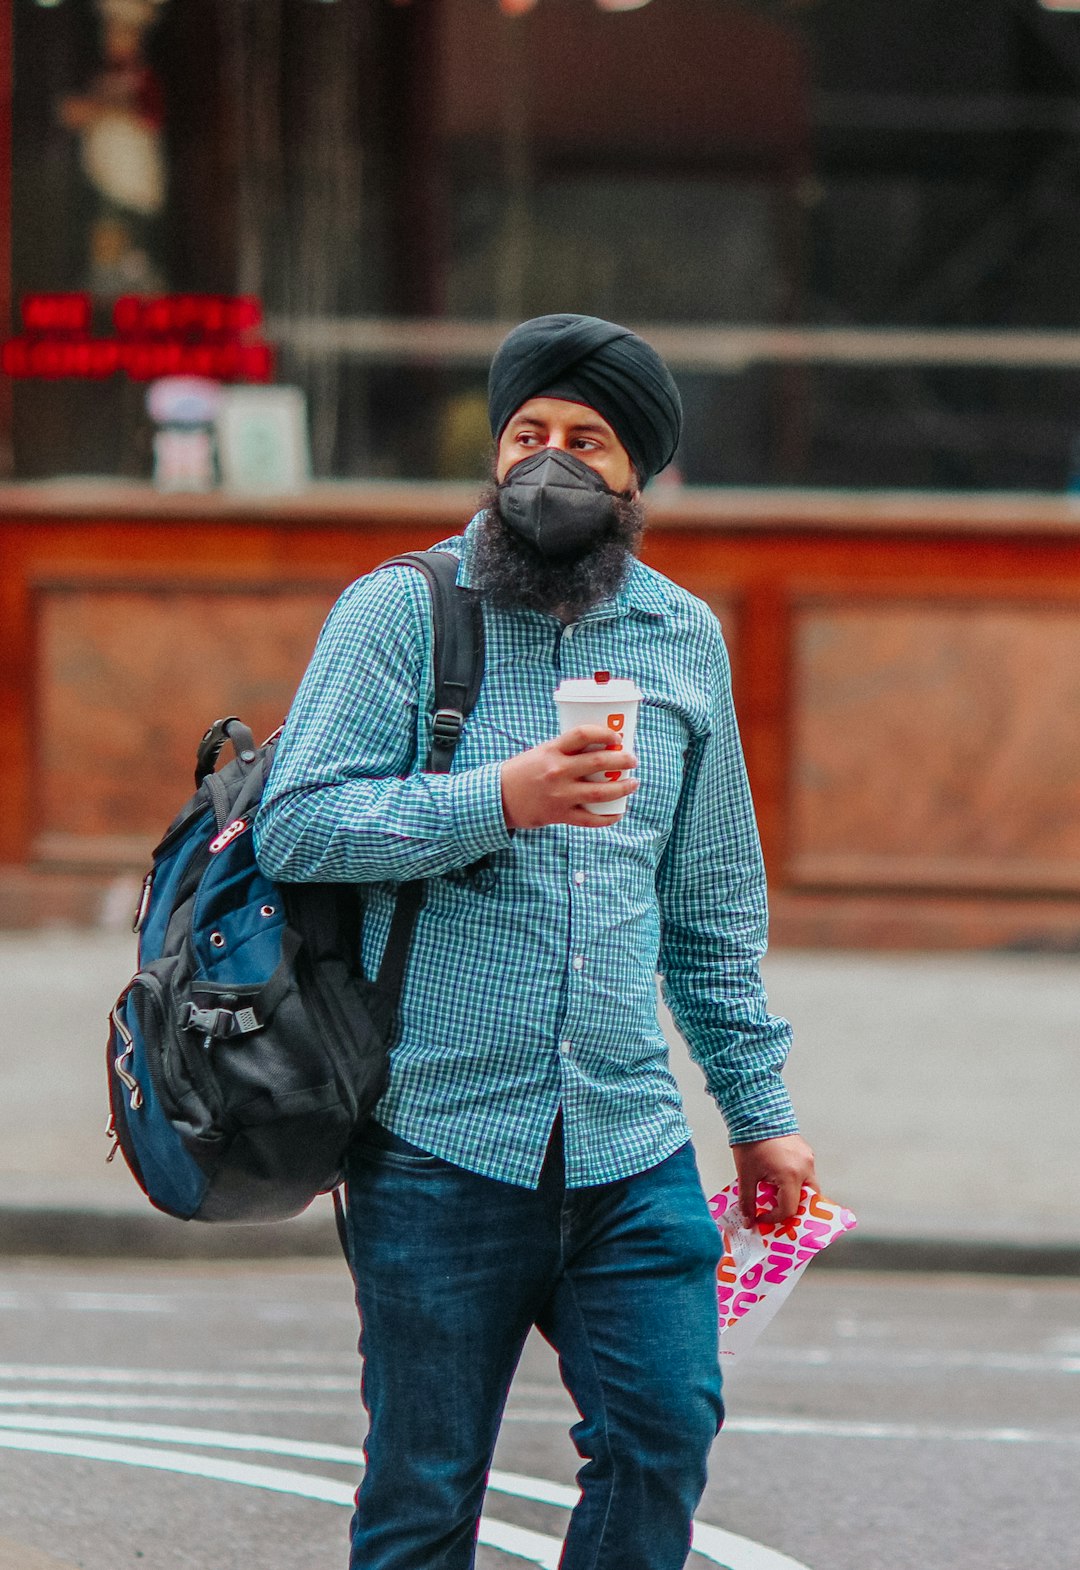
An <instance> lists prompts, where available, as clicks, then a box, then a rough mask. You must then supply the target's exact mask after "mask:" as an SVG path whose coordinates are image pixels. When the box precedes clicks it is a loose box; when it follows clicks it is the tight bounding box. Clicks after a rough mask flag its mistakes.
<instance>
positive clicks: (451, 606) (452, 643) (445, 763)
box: [375, 551, 484, 774]
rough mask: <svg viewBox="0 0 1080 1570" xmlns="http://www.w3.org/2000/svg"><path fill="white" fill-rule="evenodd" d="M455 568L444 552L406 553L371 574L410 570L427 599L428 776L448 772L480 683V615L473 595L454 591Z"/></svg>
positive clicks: (456, 570)
mask: <svg viewBox="0 0 1080 1570" xmlns="http://www.w3.org/2000/svg"><path fill="white" fill-rule="evenodd" d="M458 565H459V563H458V558H457V557H456V556H452V555H451V554H450V552H449V551H406V552H405V553H404V554H403V555H401V556H392V557H391V558H390V560H389V561H384V562H380V563H379V566H378V567H377V568H376V569H375V570H376V572H378V571H379V570H380V569H381V568H383V567H398V566H401V567H415V568H416V570H417V571H418V572H420V573H421V574H422V576H423V578H424V581H425V583H426V584H427V586H428V592H429V593H430V595H431V616H432V629H433V639H432V642H433V648H434V665H435V673H434V674H435V708H434V713H433V715H432V731H433V734H432V742H431V751H430V752H429V754H428V760H427V772H428V773H429V774H446V773H448V772H449V769H450V765H451V763H452V762H453V758H454V751H455V749H456V747H457V744H458V741H459V740H460V739H461V731H462V727H463V725H464V723H465V720H466V719H467V718H468V716H469V714H470V713H471V712H472V709H473V706H474V705H475V703H476V700H477V698H478V696H479V694H480V687H481V684H482V682H483V680H484V620H483V615H482V613H481V610H480V602H479V600H478V599H477V597H476V595H475V594H473V593H472V591H471V590H469V589H462V588H459V587H458V583H457V573H458Z"/></svg>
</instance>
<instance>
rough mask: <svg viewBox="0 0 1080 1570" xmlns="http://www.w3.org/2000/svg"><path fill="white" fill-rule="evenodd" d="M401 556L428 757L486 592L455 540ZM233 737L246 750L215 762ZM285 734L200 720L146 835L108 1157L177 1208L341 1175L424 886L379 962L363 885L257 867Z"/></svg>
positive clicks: (113, 1059) (390, 1023)
mask: <svg viewBox="0 0 1080 1570" xmlns="http://www.w3.org/2000/svg"><path fill="white" fill-rule="evenodd" d="M396 563H406V564H408V565H409V566H412V567H416V568H418V569H419V570H420V571H421V572H422V573H423V575H424V578H425V581H426V582H427V584H428V587H429V589H430V591H431V596H432V612H433V621H434V631H435V638H434V650H435V655H434V663H435V671H434V677H435V681H434V692H435V713H434V722H433V730H434V741H433V744H432V748H431V752H430V754H429V757H428V759H427V768H428V770H429V771H431V772H445V771H447V770H448V769H449V768H450V765H451V762H452V760H453V755H454V749H455V747H456V744H457V740H458V737H459V735H460V733H461V729H462V725H463V723H464V720H465V718H466V716H467V715H468V713H469V711H470V710H471V708H472V706H473V704H474V703H475V701H476V696H477V693H478V691H479V687H480V682H481V680H482V678H483V635H482V621H481V618H480V612H479V606H478V605H477V603H476V601H475V599H474V597H473V596H471V595H470V594H468V592H467V591H465V590H463V589H458V588H457V587H456V583H455V577H456V571H457V560H456V558H455V557H453V556H450V555H446V554H444V553H439V552H434V551H429V552H416V553H410V554H408V555H406V556H403V557H395V558H394V559H393V561H392V562H384V563H383V564H382V565H383V566H384V567H385V566H391V565H394V564H396ZM376 570H378V569H376ZM279 734H280V733H279ZM226 741H228V742H229V743H230V744H231V745H232V748H233V751H234V754H235V756H234V757H233V758H232V759H231V760H230V761H229V762H228V763H226V764H225V765H224V766H223V767H222V768H221V769H220V770H219V771H218V772H216V773H215V772H214V770H215V766H216V764H217V762H218V759H219V757H220V754H221V752H222V751H223V749H224V747H225V744H226ZM276 742H277V736H276V735H275V736H273V737H271V738H270V740H269V741H267V742H265V743H264V744H263V745H262V746H256V745H255V743H254V739H253V737H252V734H251V731H250V730H249V729H248V728H247V727H246V726H245V725H243V724H242V723H241V722H240V720H239V719H237V718H236V717H235V716H232V717H230V718H228V719H223V720H218V721H217V722H216V723H215V724H214V725H213V726H211V728H210V730H209V731H207V733H206V735H205V736H204V737H203V739H202V742H201V743H200V746H199V749H198V756H197V764H196V771H195V785H196V790H195V794H194V795H193V796H192V797H191V799H190V800H189V801H188V802H187V804H186V805H185V806H184V807H183V808H182V810H181V811H180V813H179V814H178V815H177V817H176V818H175V819H174V820H173V822H172V824H171V825H170V826H169V828H168V830H167V831H166V833H165V836H164V838H163V839H162V840H161V842H160V844H159V845H158V846H157V849H156V850H155V851H154V853H153V865H152V867H151V870H150V872H149V873H148V874H147V877H146V880H145V882H144V884H143V896H142V900H141V901H140V905H139V910H138V913H137V915H136V921H135V930H136V931H137V932H138V934H139V952H138V967H137V970H136V972H135V975H134V976H133V977H132V979H131V981H130V982H129V983H128V985H127V987H125V989H124V991H123V992H122V993H121V995H120V997H119V998H118V1000H117V1002H116V1004H115V1006H114V1008H113V1010H112V1014H111V1020H110V1031H109V1040H108V1047H107V1070H108V1082H109V1102H110V1109H111V1116H110V1120H109V1123H110V1133H111V1135H112V1136H113V1137H114V1140H115V1143H114V1145H113V1148H112V1151H111V1152H110V1155H109V1158H108V1159H109V1160H112V1158H113V1156H115V1154H116V1151H117V1149H119V1150H120V1151H121V1152H122V1154H123V1156H124V1158H125V1160H126V1161H127V1164H128V1166H129V1167H130V1169H131V1171H132V1173H133V1175H134V1177H135V1179H136V1181H137V1182H138V1183H139V1184H140V1186H141V1187H142V1188H143V1190H144V1191H145V1193H146V1194H147V1197H148V1198H149V1200H150V1202H151V1203H152V1204H153V1205H155V1206H156V1207H157V1208H158V1209H159V1210H163V1211H165V1212H167V1213H168V1214H169V1215H172V1216H178V1217H181V1218H182V1219H185V1220H199V1221H224V1222H247V1221H277V1220H283V1219H285V1218H287V1217H289V1216H295V1215H298V1214H299V1213H300V1211H302V1210H303V1209H305V1208H306V1206H307V1205H308V1204H310V1202H311V1200H312V1199H313V1198H314V1197H315V1195H316V1194H319V1193H322V1192H325V1191H327V1190H330V1189H334V1188H335V1187H336V1186H337V1185H338V1184H339V1183H340V1181H341V1176H342V1170H343V1167H344V1162H345V1156H346V1151H347V1149H348V1146H349V1143H350V1141H351V1139H352V1138H353V1136H354V1134H355V1133H356V1130H357V1129H358V1128H359V1126H360V1125H361V1124H362V1123H363V1122H364V1121H365V1119H366V1118H367V1116H368V1115H369V1113H370V1111H371V1108H372V1107H373V1106H374V1104H375V1102H376V1101H377V1100H378V1098H379V1096H380V1095H381V1094H382V1091H383V1089H384V1087H385V1084H386V1080H387V1076H388V1072H389V1053H390V1050H391V1048H392V1045H393V1040H394V1034H395V1029H396V1023H395V1014H396V1010H397V1004H398V1000H399V997H400V993H401V986H402V982H403V980H404V976H405V969H406V965H407V963H408V950H409V943H410V939H411V936H412V929H413V926H414V924H415V920H416V916H417V913H418V911H419V909H420V907H421V905H422V903H423V896H424V884H423V882H414V883H405V884H402V885H401V887H400V889H399V892H398V899H397V905H396V908H395V912H394V917H393V921H392V924H391V929H390V936H389V939H388V941H387V944H386V949H385V952H384V956H383V960H382V963H381V965H380V969H379V974H378V976H377V977H375V978H374V979H369V978H367V977H366V976H365V975H364V974H363V971H362V969H361V963H360V936H361V925H362V920H363V899H362V892H361V890H360V889H358V888H357V887H355V886H354V885H352V884H333V883H323V884H319V883H295V884H283V883H274V882H271V880H270V879H268V878H266V877H265V876H264V875H263V874H262V872H260V870H259V867H258V864H257V863H256V860H255V852H254V847H253V843H252V841H253V836H252V832H251V830H252V823H253V821H254V816H255V811H256V809H257V807H258V804H259V801H260V799H261V796H262V793H263V789H264V787H265V785H266V780H267V777H268V775H269V772H270V767H271V764H272V762H273V754H274V747H275V745H276Z"/></svg>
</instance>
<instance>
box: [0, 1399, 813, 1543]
mask: <svg viewBox="0 0 1080 1570" xmlns="http://www.w3.org/2000/svg"><path fill="white" fill-rule="evenodd" d="M31 1425H32V1426H31ZM105 1434H108V1435H111V1436H112V1440H113V1441H115V1440H117V1439H120V1438H128V1439H141V1440H144V1441H151V1442H163V1443H174V1442H179V1443H182V1444H188V1445H194V1446H196V1447H199V1446H204V1447H206V1448H212V1449H219V1450H242V1451H245V1452H247V1453H249V1454H266V1455H280V1456H290V1457H293V1458H295V1459H304V1460H317V1461H318V1460H321V1461H327V1462H331V1463H335V1464H336V1463H344V1464H347V1465H355V1464H357V1459H358V1458H357V1454H356V1452H354V1451H352V1450H349V1449H346V1448H345V1447H343V1446H340V1445H325V1444H318V1443H315V1442H311V1441H304V1440H291V1439H278V1438H275V1437H273V1436H270V1435H266V1434H235V1433H228V1432H226V1431H223V1430H216V1429H191V1428H182V1427H174V1426H172V1425H162V1424H150V1423H129V1424H124V1423H109V1422H105V1421H99V1422H94V1421H83V1420H79V1419H71V1418H37V1419H31V1418H26V1419H21V1418H16V1417H10V1416H3V1417H0V1448H2V1449H10V1450H26V1451H32V1452H36V1453H39V1454H45V1455H59V1456H71V1457H75V1458H78V1459H82V1460H93V1461H109V1462H112V1463H114V1464H119V1465H124V1466H138V1467H145V1468H150V1469H153V1470H158V1471H166V1472H179V1473H182V1474H183V1475H184V1476H187V1477H199V1478H204V1479H210V1480H213V1481H218V1482H227V1483H239V1484H243V1485H245V1486H247V1487H252V1488H266V1489H272V1490H273V1491H274V1492H276V1493H288V1494H298V1495H300V1496H301V1497H303V1498H307V1499H318V1500H322V1501H325V1502H326V1503H330V1504H344V1505H349V1506H351V1505H352V1502H353V1489H352V1485H351V1484H347V1483H339V1482H335V1481H334V1480H332V1479H330V1478H320V1477H315V1476H313V1475H311V1474H310V1473H307V1472H294V1471H290V1470H286V1469H283V1468H282V1469H279V1468H277V1467H264V1466H253V1465H251V1464H250V1463H248V1462H235V1461H228V1460H224V1459H221V1458H213V1457H207V1456H199V1455H192V1454H190V1453H189V1452H187V1451H181V1450H147V1449H143V1448H141V1447H138V1446H133V1445H126V1444H118V1443H115V1442H109V1441H106V1440H104V1439H102V1438H101V1437H90V1438H86V1437H77V1436H82V1435H92V1436H101V1435H105ZM489 1489H490V1491H491V1492H492V1493H498V1494H505V1495H510V1496H512V1497H514V1498H517V1499H530V1500H535V1501H538V1502H539V1503H541V1504H550V1505H556V1506H559V1507H560V1508H562V1509H572V1508H573V1506H574V1505H575V1504H576V1503H577V1500H578V1490H577V1489H576V1488H573V1487H568V1486H567V1485H565V1484H563V1483H554V1482H549V1481H548V1480H547V1479H545V1478H536V1477H523V1476H520V1475H519V1474H517V1473H514V1472H502V1471H497V1470H496V1471H493V1472H492V1473H491V1475H490V1478H489ZM479 1541H480V1542H481V1543H484V1544H485V1545H486V1546H488V1547H490V1548H497V1549H500V1550H502V1552H503V1553H506V1554H509V1555H511V1556H512V1557H514V1558H518V1559H523V1560H526V1561H528V1562H529V1563H531V1564H536V1565H539V1566H541V1567H542V1570H558V1564H559V1559H560V1557H561V1554H562V1541H561V1539H559V1538H554V1537H550V1536H548V1535H547V1534H545V1533H540V1532H533V1531H529V1530H527V1529H525V1528H524V1527H517V1526H513V1525H511V1524H510V1523H508V1522H505V1521H498V1520H495V1519H494V1518H493V1517H491V1516H489V1515H488V1514H487V1512H486V1511H485V1513H484V1515H483V1516H482V1517H481V1522H480V1536H479ZM693 1545H694V1552H695V1553H696V1554H698V1555H699V1556H700V1557H701V1558H703V1559H708V1560H709V1561H710V1562H711V1563H713V1564H716V1565H720V1566H722V1567H724V1570H807V1567H806V1566H805V1565H801V1564H799V1562H798V1561H797V1560H794V1559H791V1558H789V1557H788V1556H787V1555H786V1554H780V1553H778V1552H777V1551H776V1550H775V1549H772V1548H767V1547H765V1545H764V1544H762V1543H755V1542H753V1541H752V1540H751V1539H750V1538H747V1537H740V1536H738V1535H737V1534H736V1533H734V1532H725V1531H723V1530H722V1529H721V1528H720V1527H715V1526H710V1525H708V1524H707V1523H706V1522H701V1521H695V1523H694V1533H693Z"/></svg>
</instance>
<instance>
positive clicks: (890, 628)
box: [787, 585, 1080, 895]
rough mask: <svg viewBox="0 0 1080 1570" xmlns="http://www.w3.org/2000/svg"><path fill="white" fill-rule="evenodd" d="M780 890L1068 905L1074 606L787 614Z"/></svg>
mask: <svg viewBox="0 0 1080 1570" xmlns="http://www.w3.org/2000/svg"><path fill="white" fill-rule="evenodd" d="M795 686H796V700H795V705H794V711H795V718H794V726H793V738H792V755H791V763H790V767H791V780H792V795H791V811H790V855H789V859H788V863H787V867H788V875H789V878H790V880H791V882H792V884H793V885H794V886H796V887H804V888H823V889H824V888H832V889H837V890H839V889H847V890H858V889H904V888H907V889H924V890H941V891H951V892H958V893H990V892H998V893H1014V894H1015V893H1027V894H1034V893H1042V894H1046V895H1060V894H1075V895H1080V766H1078V760H1080V751H1078V746H1077V734H1076V716H1077V714H1078V713H1080V601H1074V602H1073V603H1069V601H1068V600H1060V599H1058V600H1055V599H1049V598H1046V597H1043V598H1040V599H1032V598H1030V597H1027V596H1025V595H1023V594H1017V593H1016V592H1012V593H1008V592H1006V593H1004V594H1002V595H1000V596H999V597H997V598H990V597H988V596H986V595H982V596H980V597H979V598H978V599H975V598H972V597H968V598H966V599H961V598H957V597H955V590H954V591H953V597H952V598H949V597H947V596H945V595H937V596H930V597H927V596H925V595H921V596H919V597H913V596H911V595H910V594H907V595H899V596H896V597H894V598H885V597H881V596H878V597H876V598H873V599H871V601H870V602H869V603H867V601H866V600H865V599H864V600H861V601H860V599H859V598H858V597H856V596H855V595H854V594H853V593H852V589H851V586H850V585H849V586H848V589H847V591H846V593H845V594H844V595H838V596H836V597H834V598H831V599H829V598H818V599H814V600H803V601H801V602H800V604H799V607H798V610H797V614H796V631H795Z"/></svg>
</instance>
